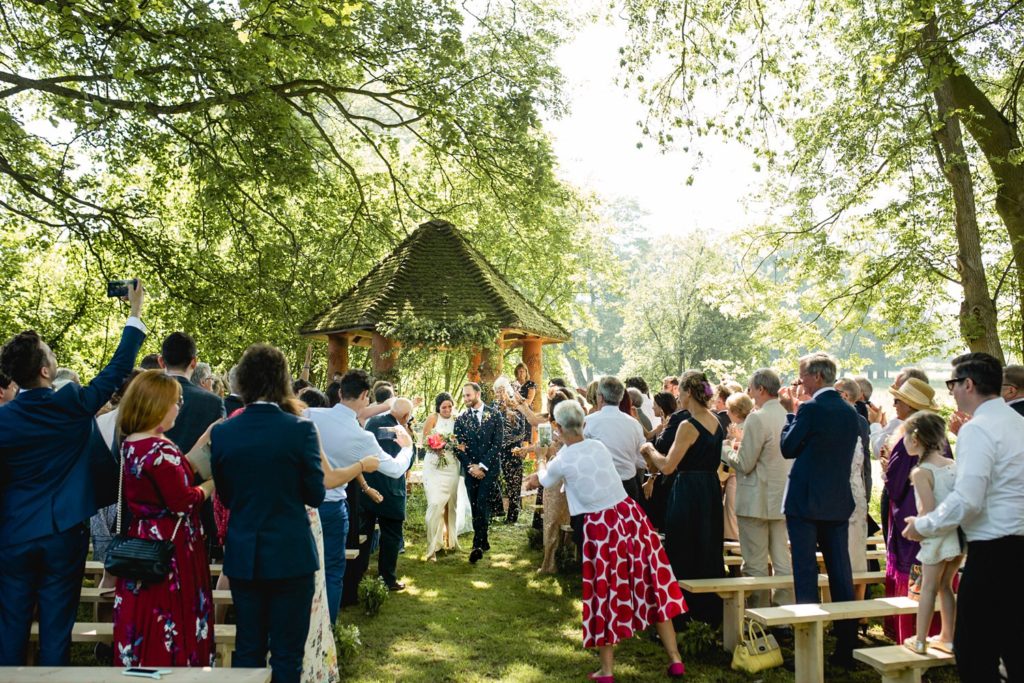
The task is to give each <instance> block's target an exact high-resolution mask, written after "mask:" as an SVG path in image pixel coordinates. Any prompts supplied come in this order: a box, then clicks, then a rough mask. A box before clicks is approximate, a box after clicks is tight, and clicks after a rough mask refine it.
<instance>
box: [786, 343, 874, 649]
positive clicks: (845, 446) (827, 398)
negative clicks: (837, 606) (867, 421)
mask: <svg viewBox="0 0 1024 683" xmlns="http://www.w3.org/2000/svg"><path fill="white" fill-rule="evenodd" d="M835 381H836V362H835V360H833V358H832V357H831V356H829V355H828V354H826V353H820V352H819V353H812V354H809V355H806V356H804V357H802V358H801V359H800V374H799V379H798V380H797V382H798V383H799V386H802V387H803V393H804V395H805V396H807V398H808V400H806V401H803V402H800V403H798V402H797V401H796V400H795V399H796V397H795V396H794V395H793V394H794V393H795V392H794V391H792V390H785V389H783V390H780V392H779V403H780V404H782V407H783V408H785V409H786V412H787V413H789V415H787V416H786V420H787V423H786V425H785V426H784V427H783V428H782V456H783V457H784V458H787V459H789V460H794V461H795V462H794V463H793V467H792V469H791V470H790V471H789V485H788V488H787V490H786V496H785V503H784V510H785V513H786V529H787V531H788V532H789V541H790V544H791V553H792V557H793V586H794V588H795V591H796V601H797V603H816V602H818V599H819V593H818V561H817V559H816V557H815V547H816V546H820V548H821V554H822V556H823V557H824V559H825V569H826V571H827V573H828V585H829V591H830V592H831V595H832V600H834V601H836V602H843V601H846V600H853V597H854V593H853V576H852V572H851V569H850V549H849V529H850V515H852V514H853V510H854V506H855V502H854V500H853V492H852V491H851V489H850V472H851V468H852V467H853V457H854V455H855V453H856V449H857V440H858V438H859V437H860V427H859V426H858V415H857V411H855V410H854V409H853V408H852V407H851V406H850V405H848V404H847V403H846V402H845V401H843V399H842V397H841V396H839V393H838V392H837V391H836V390H835V388H833V386H832V385H833V384H834V383H835ZM797 408H799V411H798V410H797ZM832 628H833V631H834V632H835V634H836V649H835V652H834V653H833V654H832V657H831V661H832V663H833V664H834V665H836V666H840V667H843V668H851V667H853V647H854V645H855V644H856V641H857V623H856V622H855V621H850V620H844V621H837V622H835V623H834V624H833V627H832Z"/></svg>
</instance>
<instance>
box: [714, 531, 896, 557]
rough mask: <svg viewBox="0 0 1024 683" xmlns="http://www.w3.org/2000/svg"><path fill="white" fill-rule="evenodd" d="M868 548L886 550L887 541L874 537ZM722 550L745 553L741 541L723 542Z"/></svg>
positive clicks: (739, 553)
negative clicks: (741, 547) (741, 548)
mask: <svg viewBox="0 0 1024 683" xmlns="http://www.w3.org/2000/svg"><path fill="white" fill-rule="evenodd" d="M787 544H788V541H787ZM867 546H868V547H869V548H872V549H874V550H878V547H879V546H881V547H882V548H884V547H885V539H884V538H882V537H881V536H872V537H871V538H869V539H868V540H867ZM722 548H723V549H724V550H725V552H727V553H733V554H734V555H742V554H743V552H742V551H741V550H740V542H739V541H723V542H722ZM869 559H870V558H869Z"/></svg>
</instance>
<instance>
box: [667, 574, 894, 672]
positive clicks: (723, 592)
mask: <svg viewBox="0 0 1024 683" xmlns="http://www.w3.org/2000/svg"><path fill="white" fill-rule="evenodd" d="M884 581H885V572H855V573H854V575H853V583H854V585H860V584H864V585H867V584H872V583H882V582H884ZM679 585H680V586H681V587H682V589H683V590H685V591H689V592H690V593H715V594H717V595H718V596H719V597H720V598H722V647H723V648H724V649H725V651H726V652H732V651H733V650H734V649H735V647H736V644H737V643H738V642H739V637H740V632H741V630H742V628H743V614H744V611H745V609H746V606H745V605H744V602H745V601H746V598H747V595H748V594H749V593H752V592H755V591H765V590H778V589H779V588H792V587H793V577H792V576H791V575H782V576H736V577H725V578H720V579H681V580H680V581H679ZM818 587H819V588H821V589H822V590H823V591H827V589H828V577H827V576H825V575H824V574H819V575H818Z"/></svg>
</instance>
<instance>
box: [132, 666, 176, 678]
mask: <svg viewBox="0 0 1024 683" xmlns="http://www.w3.org/2000/svg"><path fill="white" fill-rule="evenodd" d="M121 673H122V674H124V675H125V676H138V677H139V678H155V679H157V680H160V677H161V676H162V675H166V674H169V673H171V672H170V670H169V669H143V668H141V667H138V666H133V667H129V668H127V669H125V670H124V671H122V672H121Z"/></svg>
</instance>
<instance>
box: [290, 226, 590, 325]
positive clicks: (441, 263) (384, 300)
mask: <svg viewBox="0 0 1024 683" xmlns="http://www.w3.org/2000/svg"><path fill="white" fill-rule="evenodd" d="M408 309H412V310H413V311H414V312H415V313H416V315H417V316H418V317H421V318H429V319H432V320H456V319H459V318H461V317H466V316H471V315H479V314H483V315H484V316H485V319H486V321H487V322H489V323H491V324H494V325H495V326H496V327H499V328H501V329H502V330H507V331H509V332H510V333H511V334H508V335H507V336H508V337H512V338H514V337H516V336H534V337H540V338H541V339H542V340H543V341H545V342H552V343H557V342H563V341H568V340H569V338H570V335H569V333H568V332H567V331H566V330H565V328H563V327H562V326H561V325H559V324H558V323H556V322H555V321H553V320H552V319H551V318H549V317H548V316H546V315H545V314H544V313H543V312H541V310H540V309H538V308H537V307H536V306H535V305H534V304H533V303H531V302H530V301H529V300H528V299H526V297H524V296H523V295H522V294H520V293H519V292H518V291H517V290H516V288H515V287H513V286H512V285H511V284H510V283H509V282H508V280H506V279H505V278H504V277H503V276H502V275H501V274H500V273H499V272H498V271H497V270H495V268H494V266H492V265H491V264H490V263H488V262H487V259H485V258H484V256H483V254H481V253H480V252H479V251H477V250H476V249H475V248H474V247H473V246H472V245H471V244H470V243H469V242H468V241H467V240H466V238H465V237H463V236H462V234H461V233H460V232H459V231H458V230H457V229H456V228H455V226H453V225H452V224H451V223H448V222H445V221H438V220H434V221H429V222H427V223H423V224H422V225H420V226H419V228H417V229H416V230H415V231H414V232H413V233H412V234H411V235H409V236H408V237H407V238H405V240H403V241H402V243H401V244H399V245H398V247H397V248H396V249H395V250H394V251H393V252H392V253H391V254H390V255H389V256H387V257H386V258H385V259H384V260H383V261H381V262H380V263H379V264H378V265H377V266H376V267H374V269H373V270H371V271H370V272H369V273H367V274H366V275H365V276H364V277H363V278H362V279H361V280H359V282H357V283H356V284H355V285H354V286H353V287H352V288H351V289H349V290H348V291H347V292H345V293H344V294H342V295H341V296H340V297H338V299H337V300H336V301H335V302H334V303H333V304H331V306H330V307H328V308H327V310H325V311H324V312H322V313H320V314H318V315H315V316H313V317H312V318H310V319H309V320H308V321H306V322H305V323H304V324H303V325H302V327H301V328H300V330H299V333H300V334H302V335H306V336H308V335H325V334H331V333H340V332H354V331H357V330H373V329H375V328H376V325H377V323H379V322H382V321H387V320H389V319H390V318H392V317H393V316H395V315H397V314H398V313H399V312H400V311H403V310H408Z"/></svg>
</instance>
